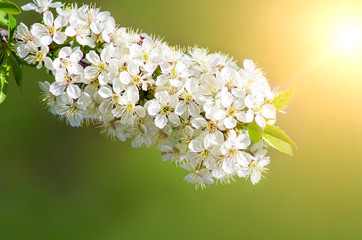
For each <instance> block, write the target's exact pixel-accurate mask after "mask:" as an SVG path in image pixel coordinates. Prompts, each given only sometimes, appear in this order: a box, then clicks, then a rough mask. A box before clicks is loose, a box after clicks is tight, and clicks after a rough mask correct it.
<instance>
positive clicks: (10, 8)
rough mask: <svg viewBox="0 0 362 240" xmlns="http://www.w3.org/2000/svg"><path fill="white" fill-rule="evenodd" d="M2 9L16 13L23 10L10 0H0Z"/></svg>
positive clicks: (2, 10)
mask: <svg viewBox="0 0 362 240" xmlns="http://www.w3.org/2000/svg"><path fill="white" fill-rule="evenodd" d="M0 11H1V12H4V13H9V14H14V15H16V14H19V13H20V12H21V10H20V8H19V7H18V6H17V5H16V4H15V3H13V2H10V1H0Z"/></svg>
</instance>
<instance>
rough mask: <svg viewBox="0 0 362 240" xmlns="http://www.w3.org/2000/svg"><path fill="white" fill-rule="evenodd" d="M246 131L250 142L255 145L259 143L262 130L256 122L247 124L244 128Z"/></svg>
mask: <svg viewBox="0 0 362 240" xmlns="http://www.w3.org/2000/svg"><path fill="white" fill-rule="evenodd" d="M246 130H248V132H249V136H250V139H251V141H253V142H255V143H257V142H259V141H260V139H261V137H262V134H263V128H261V127H260V126H259V125H258V124H257V123H256V122H252V123H250V124H248V125H247V126H246Z"/></svg>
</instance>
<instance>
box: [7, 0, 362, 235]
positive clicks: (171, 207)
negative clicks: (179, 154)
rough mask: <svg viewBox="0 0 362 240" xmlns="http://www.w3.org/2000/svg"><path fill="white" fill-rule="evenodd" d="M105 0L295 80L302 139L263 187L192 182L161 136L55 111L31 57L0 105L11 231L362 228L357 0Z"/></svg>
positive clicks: (148, 26) (149, 23) (134, 20)
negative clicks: (115, 130) (77, 122)
mask: <svg viewBox="0 0 362 240" xmlns="http://www.w3.org/2000/svg"><path fill="white" fill-rule="evenodd" d="M15 2H16V3H18V4H19V5H23V4H25V3H26V2H27V1H20V0H17V1H15ZM80 2H84V3H89V1H83V0H81V1H80ZM95 2H96V3H97V5H98V6H102V9H103V10H108V11H110V12H111V13H112V15H113V16H114V17H115V19H116V21H117V22H118V23H119V24H120V25H122V26H129V27H135V28H141V29H143V30H144V32H147V33H153V34H158V35H160V36H163V37H164V38H165V40H166V41H168V42H169V43H170V44H172V45H181V46H188V45H191V46H193V45H195V44H197V45H199V46H201V47H208V48H209V49H210V50H211V51H221V52H224V53H229V54H230V55H232V56H234V57H235V58H236V59H238V60H239V62H240V63H242V60H243V59H245V58H251V59H254V60H255V61H256V62H257V63H258V65H259V66H262V67H263V69H264V71H265V72H266V74H267V76H268V78H269V79H270V84H271V85H272V86H273V87H280V88H281V89H285V88H287V87H289V86H291V85H292V84H293V83H296V85H297V91H296V95H295V97H294V98H293V100H292V101H291V102H290V104H289V106H288V108H287V112H286V113H285V114H279V115H278V125H279V126H281V127H282V128H283V129H285V130H286V131H287V133H288V134H289V135H290V136H291V137H292V138H293V139H294V140H295V142H296V143H297V144H298V149H297V151H296V152H295V156H294V157H289V156H286V155H283V154H280V153H278V152H276V151H271V157H272V163H271V165H270V172H269V173H268V174H267V178H266V179H262V181H261V182H260V183H259V184H258V185H256V186H253V185H252V184H251V183H250V182H249V181H238V182H236V183H233V184H231V185H226V186H222V185H218V186H210V187H208V188H207V189H206V190H201V191H200V190H198V191H195V190H194V188H193V187H192V186H191V185H188V184H186V183H185V181H184V180H183V177H184V175H185V174H186V171H185V170H183V169H181V168H175V167H173V166H170V164H169V163H164V162H162V160H161V157H160V154H159V153H158V151H157V150H156V149H155V148H150V149H145V148H143V149H132V147H131V145H130V143H129V142H127V143H121V142H113V141H111V140H109V139H107V138H105V137H104V136H102V135H100V134H99V133H98V129H97V128H96V127H86V128H72V127H70V126H67V125H66V124H64V122H59V121H58V120H57V119H56V118H55V117H53V116H51V114H49V113H48V112H47V111H45V109H44V107H43V106H42V104H41V103H40V100H39V93H40V90H39V88H38V84H37V82H38V81H44V80H51V76H50V75H47V74H45V73H44V72H42V71H36V70H35V69H30V68H26V69H25V71H24V72H25V79H24V85H23V92H22V93H20V92H19V91H18V89H17V88H16V86H15V84H14V82H11V84H10V92H9V94H8V98H7V99H6V102H5V103H4V104H1V105H0V126H1V127H0V239H1V240H23V239H38V240H39V239H52V240H53V239H54V240H57V239H59V240H64V239H68V240H71V239H77V240H79V239H89V240H93V239H94V240H98V239H99V240H116V239H210V240H211V239H249V240H253V239H278V240H281V239H303V240H304V239H318V240H320V239H329V240H331V239H362V127H361V122H362V54H361V46H360V44H362V43H361V42H359V44H354V45H353V47H350V46H343V44H342V46H341V44H339V43H338V41H337V40H338V39H339V37H340V36H339V35H338V34H339V31H340V30H339V29H343V28H346V27H349V26H362V2H361V1H360V0H356V1H349V0H343V1H337V0H330V1H327V0H293V1H289V0H272V1H271V0H255V1H238V0H224V1H216V0H204V1H201V0H199V1H197V0H183V1H173V0H137V1H135V0H132V1H131V0H129V1H126V0H117V1H116V0H97V1H95ZM17 19H18V20H21V21H24V22H25V23H27V24H31V23H33V22H34V21H36V20H38V15H37V14H36V13H28V12H27V13H23V14H21V15H20V16H17ZM341 31H342V30H341ZM342 32H343V31H342ZM338 44H339V45H338Z"/></svg>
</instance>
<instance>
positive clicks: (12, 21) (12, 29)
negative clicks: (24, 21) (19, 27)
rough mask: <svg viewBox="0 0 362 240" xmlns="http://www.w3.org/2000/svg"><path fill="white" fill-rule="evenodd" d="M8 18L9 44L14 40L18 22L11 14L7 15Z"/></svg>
mask: <svg viewBox="0 0 362 240" xmlns="http://www.w3.org/2000/svg"><path fill="white" fill-rule="evenodd" d="M7 18H8V21H9V25H8V34H9V35H8V40H9V42H11V41H12V40H13V38H14V33H15V27H16V20H15V18H14V17H13V15H11V14H7Z"/></svg>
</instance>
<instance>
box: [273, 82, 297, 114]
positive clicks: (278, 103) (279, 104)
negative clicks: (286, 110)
mask: <svg viewBox="0 0 362 240" xmlns="http://www.w3.org/2000/svg"><path fill="white" fill-rule="evenodd" d="M294 92H295V86H293V87H291V88H288V89H287V90H285V91H283V92H280V93H278V94H277V95H276V96H275V97H274V99H273V101H272V104H273V105H274V107H275V108H276V110H277V111H279V110H281V109H282V108H283V107H285V106H286V105H287V103H288V102H289V101H290V99H291V98H292V97H293V95H294Z"/></svg>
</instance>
